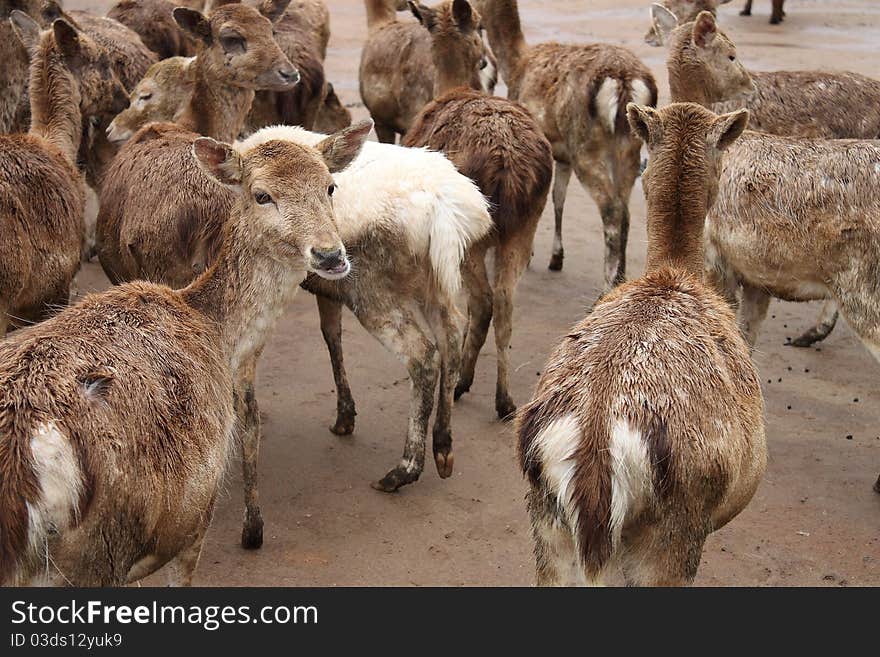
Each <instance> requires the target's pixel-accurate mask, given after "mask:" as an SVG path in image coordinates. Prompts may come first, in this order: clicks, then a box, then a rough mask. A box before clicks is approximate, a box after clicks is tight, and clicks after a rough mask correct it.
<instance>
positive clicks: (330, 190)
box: [327, 185, 336, 196]
mask: <svg viewBox="0 0 880 657" xmlns="http://www.w3.org/2000/svg"><path fill="white" fill-rule="evenodd" d="M335 191H336V185H330V186H329V187H328V188H327V196H333V192H335Z"/></svg>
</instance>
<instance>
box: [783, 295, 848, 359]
mask: <svg viewBox="0 0 880 657" xmlns="http://www.w3.org/2000/svg"><path fill="white" fill-rule="evenodd" d="M837 317H838V312H837V303H835V302H834V300H833V299H828V300H827V301H825V303H824V304H822V312H821V313H820V314H819V320H818V321H817V322H816V324H815V325H814V326H811V327H810V328H809V329H807V330H806V331H805V332H804V333H803V334H802V335H799V336H798V337H796V338H795V339H794V340H792V341H791V342H790V343H789V344H790V345H791V346H792V347H809V346H811V345H813V344H815V343H817V342H821V341H822V340H824V339H825V338H827V337H828V336H829V335H830V334H831V331H833V330H834V325H835V324H837Z"/></svg>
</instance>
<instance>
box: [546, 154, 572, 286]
mask: <svg viewBox="0 0 880 657" xmlns="http://www.w3.org/2000/svg"><path fill="white" fill-rule="evenodd" d="M570 179H571V165H569V164H567V163H565V162H560V161H559V160H556V166H555V167H554V176H553V216H554V218H555V220H556V225H555V232H554V233H553V255H551V256H550V265H549V266H548V269H550V271H561V270H562V260H563V258H565V251H564V249H563V248H562V211H563V210H564V209H565V196H566V194H567V193H568V181H569V180H570Z"/></svg>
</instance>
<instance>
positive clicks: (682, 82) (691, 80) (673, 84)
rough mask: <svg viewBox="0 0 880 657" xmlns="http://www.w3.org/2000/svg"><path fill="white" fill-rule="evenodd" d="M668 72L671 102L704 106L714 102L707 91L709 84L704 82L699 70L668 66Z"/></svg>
mask: <svg viewBox="0 0 880 657" xmlns="http://www.w3.org/2000/svg"><path fill="white" fill-rule="evenodd" d="M668 72H669V93H670V95H671V97H672V101H671V102H673V103H696V104H698V105H702V106H703V107H706V108H708V107H709V105H711V104H712V103H713V102H714V101H713V99H712V98H710V96H709V93H708V90H709V87H710V85H709V84H706V83H704V81H703V80H702V76H700V74H699V71H691V70H688V69H687V68H684V67H679V66H669V67H668Z"/></svg>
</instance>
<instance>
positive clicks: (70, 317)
mask: <svg viewBox="0 0 880 657" xmlns="http://www.w3.org/2000/svg"><path fill="white" fill-rule="evenodd" d="M364 136H365V133H363V132H360V133H357V134H353V133H351V132H349V133H343V134H340V135H334V136H331V137H328V138H327V139H326V140H324V141H323V142H321V143H320V144H318V146H317V147H316V148H308V147H304V146H300V145H296V144H290V143H282V142H268V143H265V144H262V145H260V146H258V147H256V148H254V149H252V150H250V151H247V152H243V153H239V152H237V151H235V150H234V149H233V148H232V147H231V146H229V145H227V144H222V143H218V142H216V141H214V140H212V139H210V138H199V139H197V140H196V141H195V142H194V144H193V152H194V155H195V157H196V158H197V159H198V162H199V165H200V166H202V167H203V168H204V169H205V171H206V173H207V175H209V176H211V177H212V178H214V179H215V180H216V181H217V182H218V183H220V184H222V185H224V186H226V187H227V188H231V189H235V190H236V192H237V199H236V204H235V206H234V208H233V210H232V213H231V215H230V218H229V221H227V222H226V227H225V240H224V245H223V248H222V250H221V252H220V254H219V257H218V258H217V260H216V262H215V263H214V264H213V266H212V267H211V268H210V269H209V270H208V271H206V272H205V273H204V274H202V276H200V277H199V278H198V279H197V280H196V281H195V282H194V283H193V284H192V285H190V286H189V287H187V288H185V289H183V290H179V291H173V290H171V289H169V288H167V287H164V286H161V285H155V284H151V283H145V282H138V283H130V284H127V285H124V286H119V287H116V288H113V289H111V290H109V291H107V292H103V293H99V294H93V295H89V296H88V297H86V299H84V300H83V301H82V302H81V303H79V304H77V305H76V306H74V307H72V308H70V309H68V310H66V311H64V312H62V313H61V314H59V315H58V316H57V317H55V318H54V319H52V320H50V321H48V322H46V323H44V324H41V325H39V326H37V327H34V328H32V329H30V330H28V331H22V332H21V333H20V334H17V335H16V336H15V337H14V338H13V339H12V340H9V341H6V342H4V343H0V457H2V458H0V583H4V584H13V585H15V584H24V583H43V584H47V583H49V584H69V585H75V586H95V585H103V586H106V585H121V584H125V583H126V582H129V581H133V580H137V579H140V578H142V577H144V576H146V575H148V574H150V573H151V572H154V571H155V570H157V569H158V568H160V567H162V566H163V565H164V564H166V563H171V564H172V566H173V569H172V575H173V576H174V578H175V581H176V583H180V584H189V583H190V582H191V580H192V575H193V571H194V570H195V567H196V565H197V562H198V558H199V553H200V551H201V544H202V539H203V538H204V535H205V531H206V529H207V527H208V524H209V522H210V519H211V513H212V508H213V505H214V501H215V499H216V496H217V490H218V484H219V482H220V480H221V477H222V475H223V472H224V470H225V467H226V463H227V461H228V459H229V456H230V455H231V453H232V450H233V445H234V434H235V424H234V423H235V416H234V413H233V391H234V388H235V386H236V381H235V378H236V375H237V371H238V366H239V365H240V364H241V363H242V362H245V361H250V360H252V359H253V358H254V357H255V355H256V354H258V353H259V351H260V350H261V349H262V346H263V344H264V343H265V340H266V338H267V334H268V333H269V331H270V330H271V328H272V326H273V324H274V321H275V319H276V318H277V317H278V315H280V314H281V312H282V310H283V309H284V307H285V304H286V303H287V301H288V300H289V297H290V296H291V294H292V292H294V291H295V290H296V283H297V282H299V281H301V280H303V279H304V278H305V276H306V272H314V273H316V274H318V275H320V276H327V277H328V278H333V279H336V278H339V277H340V276H344V275H345V274H346V273H347V271H348V268H349V265H348V261H347V260H346V258H345V251H344V246H343V245H342V243H341V242H340V240H339V237H338V236H337V234H336V230H335V227H334V220H333V206H332V204H331V201H330V196H329V194H328V189H329V187H330V186H331V185H332V181H333V179H332V177H331V172H333V171H338V170H339V169H341V168H343V167H345V166H346V165H347V164H348V162H350V161H351V160H352V159H353V158H354V157H355V156H356V155H357V152H358V150H359V149H360V146H361V143H362V141H363V137H364ZM239 392H240V391H238V390H236V391H235V394H236V396H239Z"/></svg>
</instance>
